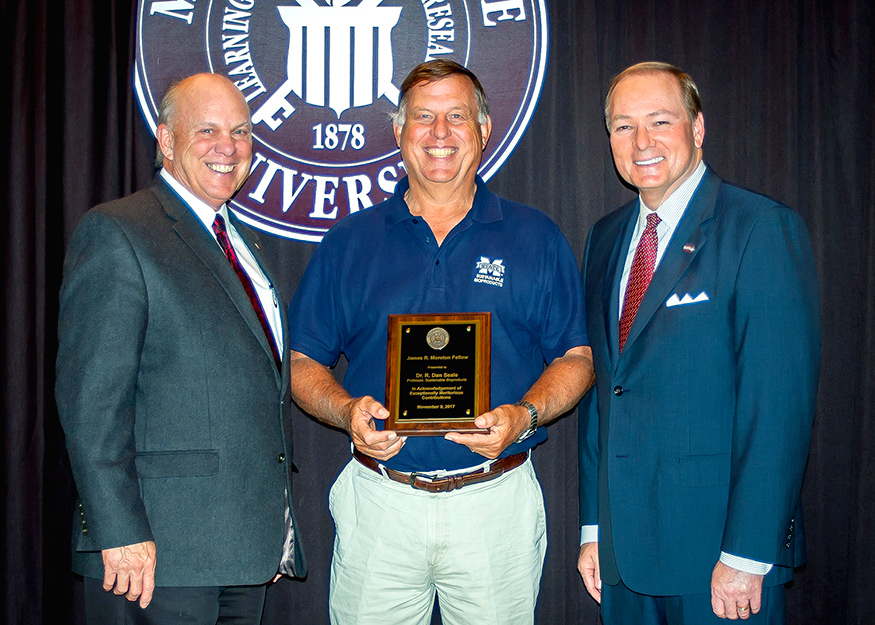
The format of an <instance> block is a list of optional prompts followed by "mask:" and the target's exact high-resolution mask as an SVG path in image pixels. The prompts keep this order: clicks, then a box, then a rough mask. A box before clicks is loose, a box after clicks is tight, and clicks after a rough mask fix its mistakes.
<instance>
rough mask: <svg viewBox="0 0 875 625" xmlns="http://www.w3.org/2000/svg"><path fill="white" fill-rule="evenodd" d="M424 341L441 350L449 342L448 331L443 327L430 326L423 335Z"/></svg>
mask: <svg viewBox="0 0 875 625" xmlns="http://www.w3.org/2000/svg"><path fill="white" fill-rule="evenodd" d="M425 341H426V342H427V343H428V346H429V347H431V348H432V349H437V350H441V349H443V348H444V347H446V346H447V343H449V342H450V333H449V332H447V331H446V330H444V329H443V328H432V329H431V330H429V331H428V334H426V335H425Z"/></svg>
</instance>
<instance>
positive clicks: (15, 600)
mask: <svg viewBox="0 0 875 625" xmlns="http://www.w3.org/2000/svg"><path fill="white" fill-rule="evenodd" d="M547 4H548V7H549V13H550V57H549V67H548V73H547V78H546V81H545V85H544V90H543V94H542V96H541V100H540V104H539V106H538V109H537V112H536V114H535V115H534V117H533V119H532V123H531V127H530V128H529V130H528V132H527V133H526V135H525V137H524V138H523V140H522V141H521V143H520V145H519V146H518V148H517V149H516V152H515V153H514V154H513V155H512V156H511V158H510V159H508V161H507V163H506V164H505V166H504V167H503V168H502V170H501V171H500V172H499V173H498V174H497V175H496V176H495V177H494V178H493V180H492V181H491V182H490V186H491V188H492V189H493V190H494V191H496V192H498V193H499V194H501V195H504V196H506V197H508V198H511V199H513V200H517V201H521V202H525V203H528V204H532V205H534V206H537V207H539V208H540V209H542V210H543V211H545V212H546V213H547V214H548V215H550V216H551V217H552V218H553V219H554V220H555V221H557V222H558V223H559V225H560V226H561V227H562V229H563V231H564V232H565V234H566V235H567V236H568V238H569V239H570V241H571V244H572V246H573V248H574V250H575V252H576V253H577V254H578V257H579V256H580V254H581V252H582V250H583V246H584V241H585V238H586V233H587V231H588V229H589V227H590V226H591V225H592V224H593V223H594V222H595V221H596V219H598V218H599V217H601V216H602V215H604V214H605V213H607V212H608V211H610V210H612V209H613V208H615V207H617V206H619V205H620V204H621V203H623V202H625V201H626V200H627V199H629V198H630V197H632V193H631V192H630V191H629V190H628V189H627V188H625V187H624V186H623V185H622V184H621V182H620V181H619V179H618V176H617V174H616V172H615V171H614V168H613V164H612V161H611V158H610V154H609V150H608V140H607V135H606V133H605V130H604V126H603V123H602V98H603V95H604V92H605V88H606V85H607V82H608V81H609V80H610V78H611V77H612V76H613V75H614V74H615V73H616V72H618V71H619V70H621V69H622V68H624V67H626V66H627V65H629V64H632V63H635V62H638V61H643V60H662V61H668V62H671V63H674V64H676V65H678V66H680V67H681V68H683V69H685V70H686V71H688V72H689V73H691V74H692V75H693V77H694V78H695V79H696V81H697V83H698V85H699V87H700V89H701V92H702V96H703V103H704V111H705V120H706V141H705V157H706V160H707V161H708V163H709V164H711V165H712V166H713V167H714V169H715V170H716V171H717V172H718V173H719V174H720V175H722V176H723V177H724V178H727V179H729V180H732V181H735V182H737V183H739V184H741V185H743V186H747V187H750V188H753V189H755V190H759V191H762V192H765V193H767V194H769V195H772V196H774V197H776V198H779V199H780V200H782V201H784V202H786V203H787V204H789V205H790V206H793V207H795V208H796V209H797V210H798V211H799V212H800V213H801V215H802V216H803V217H804V219H805V221H806V222H807V224H808V227H809V229H810V231H811V236H812V239H813V243H814V252H815V255H816V260H817V267H818V270H819V273H820V279H821V287H822V292H821V302H822V307H823V330H824V332H823V364H822V368H821V376H820V393H819V402H818V413H817V418H816V421H815V425H814V439H813V444H812V449H811V456H810V460H809V465H808V470H807V473H806V478H805V483H804V489H803V497H804V501H805V504H806V510H807V518H806V523H807V527H808V530H809V533H808V555H809V562H808V565H807V566H806V567H805V568H803V569H802V570H801V571H799V572H798V574H797V577H796V581H795V582H794V583H793V585H792V587H791V588H790V590H789V592H788V612H789V622H790V623H795V624H802V623H805V624H809V623H816V624H832V623H836V624H844V623H848V624H860V625H863V624H872V623H875V593H873V592H872V581H871V572H872V571H873V569H875V550H873V548H872V536H873V535H875V523H873V512H875V460H873V458H875V409H873V406H875V310H873V308H875V255H873V253H872V252H871V251H870V250H872V249H873V248H875V206H873V202H875V175H873V174H875V141H873V136H875V115H873V84H875V68H873V64H875V63H873V62H875V48H873V43H875V37H873V34H875V33H873V26H875V10H873V3H872V2H871V0H838V1H836V0H833V1H825V0H760V1H757V0H736V1H733V2H726V1H725V0H686V1H684V0H661V1H658V2H657V1H653V0H651V1H648V0H635V1H628V2H612V1H610V0H547ZM135 5H136V2H135V0H93V1H91V2H89V1H87V0H67V1H66V2H63V3H62V2H52V1H50V0H0V7H2V19H0V28H2V38H0V39H2V46H3V54H2V57H0V58H2V60H3V61H4V62H5V64H6V65H5V67H6V70H5V73H4V76H5V78H4V79H3V80H4V83H3V84H5V85H6V87H5V89H8V91H7V92H6V95H5V96H3V97H2V98H0V101H2V104H0V106H2V119H5V120H6V124H7V131H6V133H5V134H6V136H7V137H8V140H7V141H6V148H5V149H3V150H0V158H2V167H0V175H2V177H3V179H2V188H3V189H4V191H5V194H6V206H5V210H3V211H2V216H0V224H2V231H0V241H2V250H3V251H2V271H0V276H2V277H0V279H2V282H3V305H2V307H0V341H2V342H0V346H2V355H3V370H2V376H0V385H2V386H0V388H2V400H0V401H2V427H3V432H2V438H0V445H2V449H0V462H2V471H3V475H4V480H3V485H2V488H3V492H2V500H3V504H4V513H3V514H2V523H3V525H4V527H3V531H2V540H3V564H2V579H0V592H2V595H0V606H2V607H0V614H2V616H0V618H3V619H4V622H6V623H16V624H17V623H22V624H24V623H27V624H30V623H52V624H64V623H81V622H82V613H81V582H80V581H79V580H77V579H75V578H74V577H73V576H72V575H71V574H70V573H69V561H70V557H69V551H70V547H69V544H70V532H71V522H70V519H71V515H72V506H73V503H74V497H75V490H74V486H73V484H72V479H71V477H70V472H69V466H68V462H67V458H66V453H65V451H64V441H63V434H62V432H61V429H60V426H59V424H58V419H57V415H56V409H55V402H54V397H53V385H54V359H55V354H56V344H57V339H56V329H55V328H56V320H57V295H58V289H59V287H60V281H61V264H62V259H63V254H64V251H65V246H66V242H67V241H68V240H69V237H70V234H71V232H72V230H73V228H74V227H75V225H76V223H77V221H78V219H79V218H80V217H81V216H82V214H83V213H84V212H85V211H86V210H88V208H89V207H91V206H93V205H94V204H96V203H98V202H102V201H106V200H111V199H114V198H117V197H120V196H123V195H125V194H128V193H131V192H133V191H134V190H136V189H139V188H141V187H143V186H145V185H147V184H148V183H149V182H150V180H151V178H152V176H153V174H154V170H153V168H152V159H153V155H154V143H153V141H152V138H151V136H150V134H149V132H148V130H147V128H146V126H145V124H144V122H143V121H142V119H141V117H140V114H139V111H138V109H137V106H136V104H135V102H134V97H133V95H132V89H131V68H132V60H133V46H134V35H133V33H134V13H135ZM263 239H264V240H265V242H266V244H267V247H268V251H269V254H270V257H271V260H272V264H273V266H274V267H275V268H276V270H277V273H278V274H279V276H280V277H281V281H280V284H279V285H278V286H280V287H281V289H282V290H283V291H284V295H285V296H286V298H289V297H290V296H291V295H292V293H293V291H294V288H295V286H296V285H297V283H298V280H299V279H300V276H301V274H302V272H303V270H304V268H305V266H306V263H307V261H308V259H309V257H310V255H311V253H312V251H313V249H314V248H313V246H312V245H310V244H304V243H297V242H292V241H288V240H284V239H280V238H277V237H273V236H269V235H265V236H264V237H263ZM768 279H769V277H768V275H764V276H763V280H768ZM107 357H112V355H111V354H108V355H107ZM184 390H185V389H180V392H184ZM295 437H296V451H295V460H296V462H297V464H298V466H299V467H300V473H299V474H298V475H297V476H296V477H295V481H294V489H295V492H294V499H295V506H296V509H297V512H298V515H299V519H300V522H301V530H302V532H303V539H304V541H305V546H306V549H307V552H308V556H309V560H310V571H311V572H310V576H309V578H308V579H307V580H306V581H305V582H299V581H290V580H283V581H281V582H279V583H278V584H277V585H276V586H274V587H272V588H270V589H269V590H268V594H267V606H266V610H265V617H264V623H265V624H266V625H279V624H287V623H288V624H291V623H295V624H303V625H311V624H313V625H318V624H323V623H327V622H328V620H327V608H326V605H327V587H328V562H329V558H330V553H331V543H332V540H333V526H332V522H331V519H330V517H329V515H328V512H327V501H326V500H327V491H328V486H329V484H330V483H331V482H332V480H333V478H334V476H335V475H336V474H337V472H338V471H339V470H340V468H341V467H342V465H343V464H344V463H345V462H346V460H347V458H348V457H349V450H348V445H347V442H346V440H345V437H344V436H343V435H342V434H341V433H338V432H336V431H332V430H329V429H327V428H325V427H323V426H321V425H319V424H317V423H315V422H313V421H311V420H310V419H308V418H306V417H303V416H301V417H300V418H298V419H297V423H296V430H295ZM576 440H577V421H576V418H575V417H574V416H570V417H568V418H565V419H564V420H562V421H560V422H558V423H556V424H554V425H552V426H550V440H549V441H548V442H547V443H546V444H545V445H544V446H542V447H541V448H540V449H538V450H537V451H536V453H535V464H536V467H537V470H538V472H539V475H540V479H541V483H542V484H543V487H544V492H545V497H546V501H547V509H548V522H549V543H550V546H549V551H548V554H547V561H546V565H545V571H544V577H543V582H542V586H541V595H540V601H539V608H538V622H539V623H541V624H542V625H543V624H547V625H554V624H562V623H584V624H595V623H597V622H598V616H597V608H596V605H595V603H594V602H593V601H592V600H590V599H589V598H588V596H587V595H586V592H585V590H584V589H583V585H582V583H581V581H580V579H579V578H578V575H577V573H576V571H575V563H576V555H577V541H578V527H577V483H578V478H577V475H576V470H577V469H576V467H577V459H576V457H577V451H576ZM671 565H672V563H671V562H666V566H671Z"/></svg>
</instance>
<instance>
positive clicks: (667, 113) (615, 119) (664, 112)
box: [611, 109, 677, 123]
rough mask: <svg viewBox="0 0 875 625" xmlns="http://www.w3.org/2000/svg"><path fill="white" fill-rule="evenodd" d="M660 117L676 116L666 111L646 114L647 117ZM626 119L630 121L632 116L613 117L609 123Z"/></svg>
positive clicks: (661, 110)
mask: <svg viewBox="0 0 875 625" xmlns="http://www.w3.org/2000/svg"><path fill="white" fill-rule="evenodd" d="M660 115H677V113H674V112H672V111H669V110H668V109H659V110H658V111H653V112H652V113H648V114H647V117H659V116H660ZM626 119H632V116H631V115H614V116H613V117H612V118H611V123H613V122H616V121H621V120H626Z"/></svg>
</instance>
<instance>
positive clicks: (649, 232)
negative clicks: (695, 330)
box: [620, 213, 660, 352]
mask: <svg viewBox="0 0 875 625" xmlns="http://www.w3.org/2000/svg"><path fill="white" fill-rule="evenodd" d="M659 222H660V219H659V215H657V214H656V213H650V214H649V215H648V216H647V227H646V228H644V232H643V233H642V234H641V240H640V241H638V247H637V248H636V249H635V257H634V258H633V259H632V270H631V271H630V272H629V283H628V284H627V285H626V297H625V298H624V299H623V314H621V315H620V351H621V352H622V351H623V346H624V345H625V344H626V338H627V337H628V336H629V328H631V327H632V322H633V321H635V313H637V312H638V307H639V306H640V305H641V300H642V299H643V298H644V292H645V291H646V290H647V285H649V284H650V279H651V278H652V277H653V269H654V267H655V266H656V246H657V240H658V238H657V236H656V226H658V225H659Z"/></svg>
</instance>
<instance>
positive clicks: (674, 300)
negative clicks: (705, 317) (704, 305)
mask: <svg viewBox="0 0 875 625" xmlns="http://www.w3.org/2000/svg"><path fill="white" fill-rule="evenodd" d="M709 299H710V298H709V297H708V294H707V293H705V291H702V292H701V293H699V294H698V295H697V296H696V297H693V296H692V295H690V294H689V293H684V296H683V297H680V298H679V297H678V294H677V293H672V295H671V297H669V298H668V300H666V302H665V307H666V308H671V307H672V306H684V305H686V304H698V303H699V302H707V301H708V300H709Z"/></svg>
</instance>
